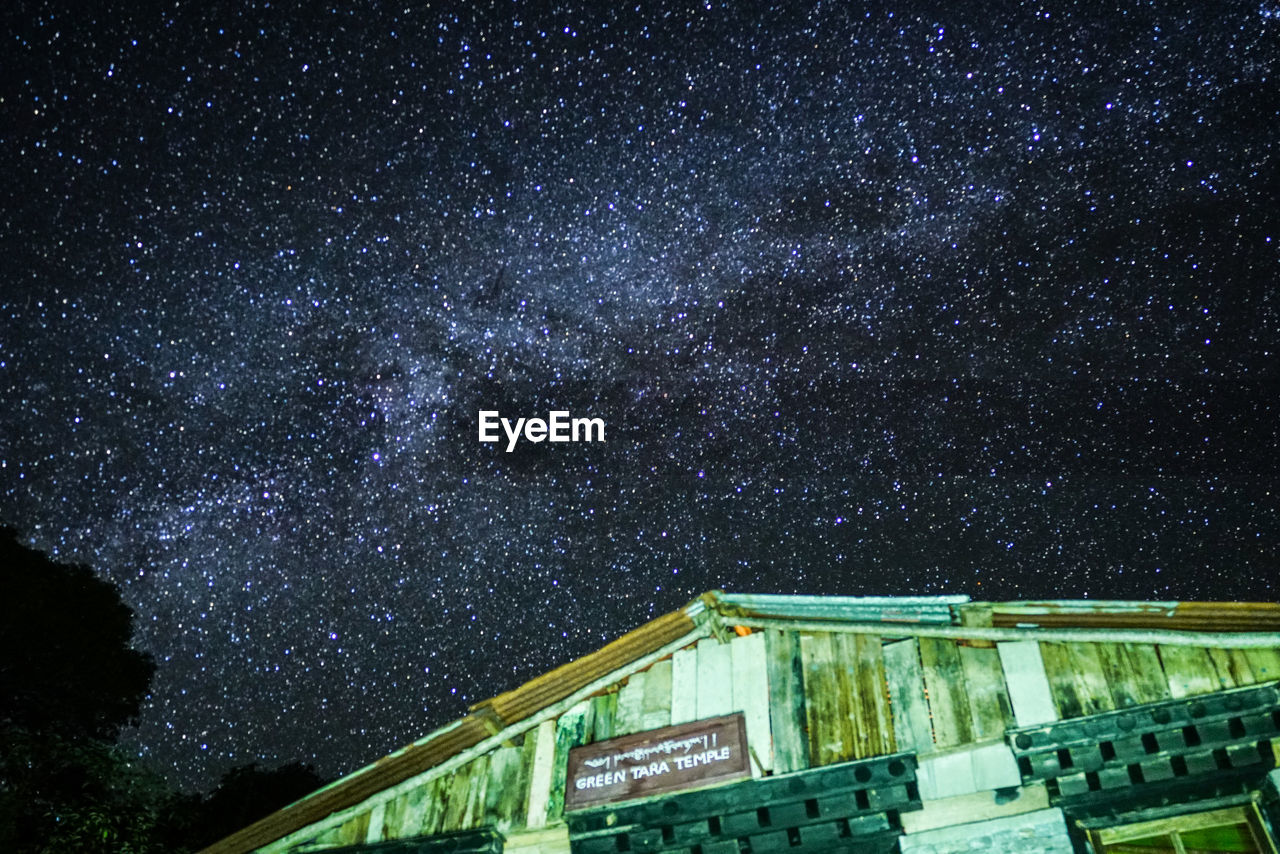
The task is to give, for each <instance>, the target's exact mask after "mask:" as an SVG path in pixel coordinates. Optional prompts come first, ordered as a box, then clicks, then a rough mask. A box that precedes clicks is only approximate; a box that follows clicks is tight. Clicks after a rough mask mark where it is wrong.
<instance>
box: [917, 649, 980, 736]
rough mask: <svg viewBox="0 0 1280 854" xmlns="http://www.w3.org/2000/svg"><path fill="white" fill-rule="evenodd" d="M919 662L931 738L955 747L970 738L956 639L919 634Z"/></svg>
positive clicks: (971, 728) (967, 702)
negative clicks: (930, 723) (926, 699)
mask: <svg viewBox="0 0 1280 854" xmlns="http://www.w3.org/2000/svg"><path fill="white" fill-rule="evenodd" d="M920 664H921V667H922V668H923V670H924V687H925V691H926V692H927V693H928V699H929V712H930V714H931V715H932V717H933V740H934V744H936V745H937V746H938V747H954V746H956V745H960V744H967V743H969V742H971V741H973V727H972V725H971V724H970V722H969V695H968V693H967V692H966V690H965V684H964V671H963V669H962V668H961V666H960V652H959V649H958V648H957V647H956V642H955V641H953V640H947V639H945V638H920Z"/></svg>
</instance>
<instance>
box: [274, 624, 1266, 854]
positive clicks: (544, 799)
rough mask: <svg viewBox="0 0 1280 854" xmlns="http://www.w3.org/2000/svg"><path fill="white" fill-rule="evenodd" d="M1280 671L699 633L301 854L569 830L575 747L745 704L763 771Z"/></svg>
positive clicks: (1260, 655)
mask: <svg viewBox="0 0 1280 854" xmlns="http://www.w3.org/2000/svg"><path fill="white" fill-rule="evenodd" d="M1276 679H1280V650H1277V649H1263V650H1218V649H1204V648H1199V647H1185V646H1156V645H1151V644H1129V643H1113V644H1101V643H1047V642H1036V641H1033V640H1032V641H1017V642H1009V643H1003V642H1002V643H999V644H993V643H989V642H966V641H955V640H944V639H936V638H914V637H905V638H904V637H877V636H873V635H863V634H851V633H841V632H804V633H799V632H793V631H783V630H775V629H768V630H764V631H755V632H752V633H751V634H748V635H745V636H732V637H731V640H730V641H729V642H721V641H718V640H716V639H713V638H712V639H706V640H702V641H699V642H698V643H697V644H696V645H692V646H690V647H687V648H685V649H682V650H680V651H678V652H676V653H675V654H674V655H672V656H671V657H670V658H667V659H664V660H662V661H659V662H657V663H656V664H654V665H652V666H651V667H649V668H648V669H647V670H644V671H641V672H638V673H635V674H633V675H632V676H631V677H630V678H628V679H626V680H624V681H623V682H622V683H620V684H617V685H614V686H612V687H611V688H610V689H609V690H608V691H607V692H605V693H601V694H599V695H597V696H595V697H592V698H590V699H588V700H584V701H582V702H580V703H578V704H577V705H576V706H573V707H572V708H570V709H568V710H567V711H565V712H564V713H563V714H562V715H560V717H559V718H558V719H556V720H550V721H546V722H544V723H542V724H541V725H539V726H538V727H535V728H534V729H532V730H530V731H529V732H527V733H526V734H525V735H524V736H523V738H522V739H521V743H520V744H516V745H513V746H509V747H502V748H499V749H497V750H494V751H491V752H490V753H488V754H486V755H483V756H480V757H478V758H476V759H474V760H472V761H471V762H470V763H469V764H467V765H465V766H463V767H462V768H461V769H459V770H458V771H456V772H455V773H453V774H451V775H447V776H443V777H439V778H436V779H434V780H431V781H430V782H428V783H425V784H424V785H422V786H420V787H418V788H417V789H414V790H412V791H410V792H407V793H405V794H402V795H400V796H399V797H396V798H394V799H393V800H390V801H386V802H384V803H381V804H379V805H377V806H374V807H372V808H371V809H370V810H369V811H368V812H364V813H361V814H359V815H357V816H356V817H354V818H352V819H350V820H348V821H347V822H346V823H345V824H342V825H340V826H338V827H334V828H330V829H327V830H325V831H324V832H321V833H318V834H317V835H316V836H313V837H311V838H310V839H307V840H306V841H305V842H299V843H298V845H297V846H295V849H300V848H303V847H306V848H312V849H313V848H315V847H324V846H339V845H351V844H356V843H361V842H374V841H380V840H384V839H399V838H406V837H413V836H419V835H430V834H436V833H443V832H447V831H453V830H466V829H471V828H475V827H481V826H485V825H493V826H496V827H497V828H498V829H499V830H501V831H503V832H504V833H506V832H511V831H518V830H522V829H537V828H544V827H548V826H552V825H555V824H556V823H557V822H558V821H559V819H560V818H561V815H562V813H563V809H564V788H565V766H566V760H567V754H568V751H569V749H570V748H571V747H574V746H576V745H579V744H589V743H591V742H595V741H600V740H603V739H607V738H612V737H615V736H620V735H627V734H630V733H635V732H642V731H645V730H650V729H655V728H657V727H662V726H667V725H668V724H678V723H684V722H686V721H692V720H698V719H701V718H706V717H712V716H715V715H721V714H727V713H730V712H736V711H741V712H743V713H744V715H745V718H746V723H747V739H748V743H749V745H750V749H751V753H752V756H751V759H752V771H753V774H754V775H756V776H760V775H762V774H766V773H785V772H788V771H796V770H800V769H804V768H809V767H816V766H821V765H828V764H832V763H836V762H844V761H847V760H850V759H860V758H864V757H868V756H875V755H879V754H885V753H892V752H895V751H899V750H901V751H912V752H915V753H917V754H918V755H920V756H927V755H929V754H932V753H937V752H939V751H947V750H950V749H952V748H955V747H958V746H961V745H965V744H970V743H973V742H984V741H990V740H993V739H999V738H1001V737H1002V736H1003V734H1004V732H1005V730H1006V729H1007V728H1009V727H1014V726H1026V725H1031V724H1035V723H1045V722H1049V721H1053V720H1061V719H1065V718H1072V717H1079V716H1083V715H1091V714H1096V713H1099V712H1106V711H1111V710H1113V709H1121V708H1126V707H1129V706H1133V705H1139V704H1143V703H1151V702H1155V701H1158V700H1163V699H1168V698H1171V697H1172V698H1178V697H1185V696H1189V695H1193V694H1203V693H1210V692H1214V691H1220V690H1223V689H1228V688H1235V687H1239V686H1244V685H1251V684H1255V683H1260V682H1269V681H1272V680H1276Z"/></svg>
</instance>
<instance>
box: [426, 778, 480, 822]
mask: <svg viewBox="0 0 1280 854" xmlns="http://www.w3.org/2000/svg"><path fill="white" fill-rule="evenodd" d="M473 764H474V763H472V762H468V763H467V764H466V765H463V766H462V767H461V768H458V769H457V770H456V771H454V772H453V773H452V774H450V775H449V797H448V799H447V800H446V801H445V804H444V815H443V816H441V818H440V826H439V827H438V828H433V830H432V832H433V833H448V832H450V831H452V830H462V828H463V815H464V813H465V812H466V809H467V798H468V796H469V795H470V794H471V771H472V765H473Z"/></svg>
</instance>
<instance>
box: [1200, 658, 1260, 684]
mask: <svg viewBox="0 0 1280 854" xmlns="http://www.w3.org/2000/svg"><path fill="white" fill-rule="evenodd" d="M1205 652H1207V653H1209V660H1210V661H1212V662H1213V671H1214V674H1215V675H1216V676H1217V677H1218V687H1219V690H1222V691H1226V690H1228V689H1230V688H1238V687H1240V686H1241V685H1251V684H1253V668H1252V667H1249V668H1248V669H1247V670H1246V671H1245V672H1244V673H1241V672H1240V671H1239V670H1237V668H1236V666H1235V659H1233V658H1232V657H1231V650H1228V649H1214V648H1212V647H1211V648H1209V649H1206V650H1205ZM1244 663H1245V665H1246V666H1247V665H1248V660H1247V659H1245V660H1244ZM1241 677H1243V680H1242V678H1241Z"/></svg>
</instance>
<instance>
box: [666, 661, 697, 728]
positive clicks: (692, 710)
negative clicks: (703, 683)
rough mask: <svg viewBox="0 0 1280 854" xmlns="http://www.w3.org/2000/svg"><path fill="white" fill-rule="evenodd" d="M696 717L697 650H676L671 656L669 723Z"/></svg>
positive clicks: (695, 718)
mask: <svg viewBox="0 0 1280 854" xmlns="http://www.w3.org/2000/svg"><path fill="white" fill-rule="evenodd" d="M697 719H698V651H697V648H696V647H687V648H685V649H680V650H676V652H675V654H673V655H672V656H671V723H672V724H683V723H688V722H689V721H694V720H697Z"/></svg>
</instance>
